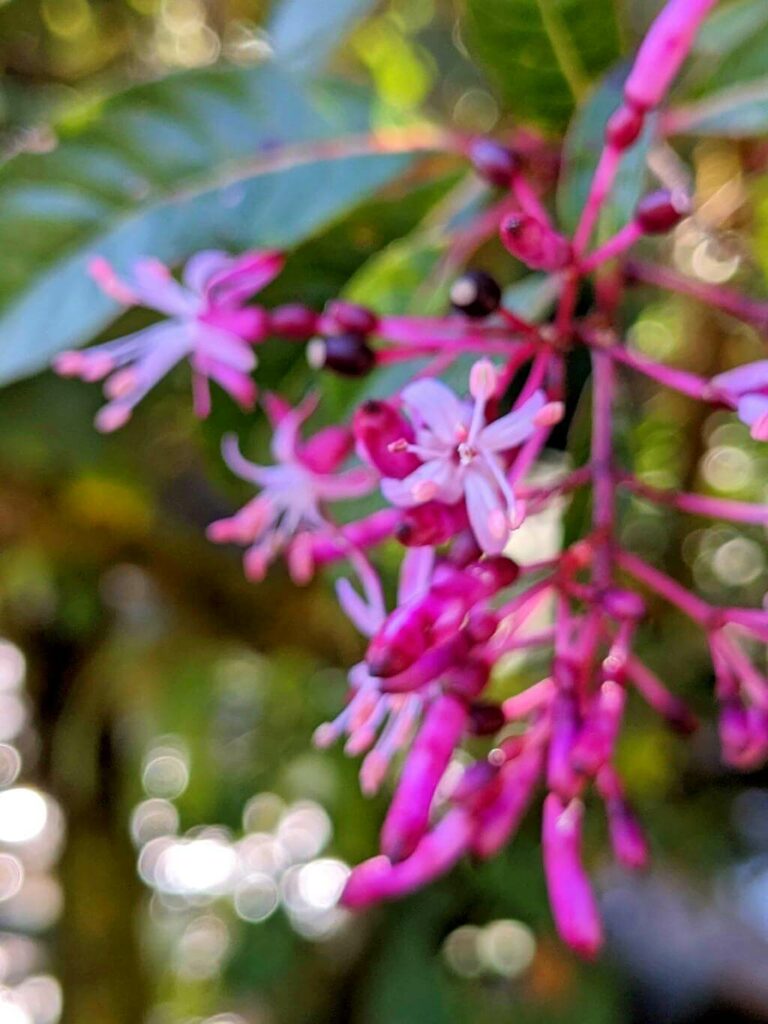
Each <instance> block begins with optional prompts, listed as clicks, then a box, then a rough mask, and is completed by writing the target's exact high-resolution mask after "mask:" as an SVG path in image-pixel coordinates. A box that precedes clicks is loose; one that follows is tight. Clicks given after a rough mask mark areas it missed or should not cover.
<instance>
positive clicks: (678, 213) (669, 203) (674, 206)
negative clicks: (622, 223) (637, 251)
mask: <svg viewBox="0 0 768 1024" xmlns="http://www.w3.org/2000/svg"><path fill="white" fill-rule="evenodd" d="M690 209H691V204H690V201H689V199H688V197H687V196H686V195H684V194H683V193H682V192H670V191H668V190H667V189H660V190H659V191H658V192H651V194H650V195H647V196H644V197H643V198H642V199H641V200H640V202H639V203H638V204H637V207H636V209H635V221H636V223H637V225H638V226H639V227H640V229H641V230H642V231H644V232H645V234H646V235H661V234H664V232H666V231H669V230H671V229H672V228H673V227H675V225H676V224H679V223H680V221H681V220H682V219H683V217H685V216H686V214H688V213H690Z"/></svg>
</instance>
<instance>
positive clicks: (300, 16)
mask: <svg viewBox="0 0 768 1024" xmlns="http://www.w3.org/2000/svg"><path fill="white" fill-rule="evenodd" d="M374 3H375V0H325V2H323V3H320V2H318V0H280V3H279V4H278V6H277V8H276V10H275V12H274V14H273V15H272V18H271V19H270V22H269V26H268V30H267V31H268V32H269V37H270V40H271V43H272V49H273V52H274V55H275V59H276V60H277V61H278V63H279V64H281V65H282V66H283V67H285V68H287V69H288V70H289V71H293V72H295V73H296V74H299V75H313V74H316V73H317V72H318V71H321V70H322V69H323V68H324V67H325V64H326V62H327V61H328V60H329V58H330V57H331V56H332V55H333V52H334V50H335V49H336V48H337V47H338V46H339V43H340V42H341V39H342V37H343V36H344V34H345V33H346V32H347V31H348V30H349V29H350V28H351V27H352V25H353V24H354V23H355V21H357V20H358V19H359V18H362V17H363V15H365V14H366V13H367V12H368V10H369V9H370V8H372V7H373V6H374Z"/></svg>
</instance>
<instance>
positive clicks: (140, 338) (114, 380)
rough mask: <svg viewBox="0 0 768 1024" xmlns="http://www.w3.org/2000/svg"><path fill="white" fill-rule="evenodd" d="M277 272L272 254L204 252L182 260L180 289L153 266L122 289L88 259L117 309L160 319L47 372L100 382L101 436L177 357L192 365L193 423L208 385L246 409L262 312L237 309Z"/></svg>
mask: <svg viewBox="0 0 768 1024" xmlns="http://www.w3.org/2000/svg"><path fill="white" fill-rule="evenodd" d="M282 266H283V256H282V255H281V254H280V253H278V252H272V251H263V252H251V253H245V254H244V255H243V256H237V257H232V256H228V255H227V254H226V253H223V252H216V251H206V252H199V253H197V255H195V256H193V257H192V258H191V259H190V260H189V262H188V263H187V265H186V268H185V270H184V275H183V278H182V283H181V284H179V282H177V281H176V280H175V279H174V278H173V276H172V275H171V272H170V270H169V269H168V267H166V266H165V265H164V264H163V263H160V262H159V261H158V260H153V259H145V260H140V261H139V262H138V263H136V265H135V266H134V268H133V275H132V277H131V279H130V280H129V281H127V282H123V281H121V280H120V279H119V278H118V277H117V275H116V274H115V272H114V270H113V269H112V267H111V266H110V265H109V264H108V263H107V262H106V260H103V259H95V260H94V261H93V262H92V264H91V273H92V274H93V276H94V278H95V279H96V281H97V282H98V284H99V285H100V286H101V287H102V288H103V290H104V291H105V292H106V293H107V294H108V295H110V296H111V297H112V298H114V299H116V300H117V301H118V302H121V303H123V304H124V305H143V306H147V307H148V308H149V309H155V310H157V311H158V312H159V313H162V314H164V316H165V317H166V320H165V321H163V322H161V323H159V324H154V325H153V326H151V327H147V328H145V329H144V330H142V331H137V332H136V333H135V334H130V335H127V336H126V337H124V338H117V339H116V340H115V341H108V342H106V344H103V345H96V346H94V347H93V348H90V349H87V350H86V351H83V352H80V351H72V352H62V353H61V355H60V356H59V357H58V358H57V359H56V361H55V363H54V368H55V369H56V371H57V372H58V373H60V374H61V375H62V376H65V377H80V378H82V379H83V380H87V381H97V380H102V379H103V378H106V382H105V385H104V393H105V395H106V396H107V398H108V399H109V402H108V403H107V404H106V405H105V406H104V407H103V408H102V409H101V411H100V412H99V414H98V416H97V418H96V426H97V427H98V429H99V430H103V431H112V430H117V429H118V428H119V427H122V426H123V425H124V424H125V423H126V422H127V420H128V419H129V417H130V415H131V413H132V411H133V409H134V407H135V406H136V405H137V404H138V402H140V401H141V399H142V398H143V397H144V396H145V395H146V393H147V392H148V391H149V390H150V388H152V387H153V386H154V385H155V384H156V383H157V382H158V381H159V380H160V378H161V377H164V376H165V374H166V373H168V372H169V370H171V369H172V368H173V367H174V366H175V365H176V364H177V363H179V362H180V361H181V360H182V359H184V358H188V359H189V360H190V363H191V364H192V370H193V384H194V397H195V410H196V412H197V414H198V415H199V416H206V415H207V414H208V412H209V408H210V394H209V388H208V381H209V380H214V381H216V383H217V384H218V385H219V386H220V387H222V388H223V389H224V390H225V391H226V392H228V393H229V394H230V395H231V396H232V397H233V398H234V399H235V401H236V402H238V403H239V404H240V405H242V406H244V407H245V408H250V407H251V406H252V405H253V403H254V401H255V399H256V387H255V385H254V383H253V381H252V380H251V377H250V374H251V371H252V370H253V369H254V367H255V366H256V355H255V353H254V352H253V348H252V343H253V342H256V341H261V340H263V338H264V337H265V336H266V333H267V324H268V321H267V315H266V313H265V311H264V310H263V309H259V308H243V303H244V301H245V300H246V299H247V298H249V297H250V296H251V295H253V294H254V293H255V292H258V291H260V290H261V289H262V288H264V287H265V285H267V284H269V282H270V281H271V280H272V279H273V278H274V277H275V276H276V275H277V274H278V273H279V272H280V270H281V269H282Z"/></svg>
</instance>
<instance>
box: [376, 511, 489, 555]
mask: <svg viewBox="0 0 768 1024" xmlns="http://www.w3.org/2000/svg"><path fill="white" fill-rule="evenodd" d="M466 526H467V511H466V508H465V506H464V502H460V503H459V504H457V505H444V504H443V503H442V502H441V501H427V502H425V503H424V504H423V505H415V506H414V507H413V508H407V509H404V510H403V517H402V520H401V521H400V524H399V525H398V527H397V531H396V533H395V536H396V537H397V539H398V540H399V541H400V543H401V544H404V545H405V546H406V547H415V548H420V547H425V546H428V545H429V546H432V545H435V546H436V545H438V544H444V543H445V542H446V541H448V540H450V539H451V538H452V537H455V536H456V534H457V533H459V532H460V531H461V530H463V529H465V528H466ZM476 550H477V545H474V547H473V552H476Z"/></svg>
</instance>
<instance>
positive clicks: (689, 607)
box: [616, 550, 718, 630]
mask: <svg viewBox="0 0 768 1024" xmlns="http://www.w3.org/2000/svg"><path fill="white" fill-rule="evenodd" d="M616 560H617V562H618V564H619V566H620V567H621V568H622V569H623V570H624V571H625V572H628V573H629V574H630V576H634V578H635V579H636V580H638V581H639V582H640V583H644V584H645V585H646V586H647V587H649V588H650V589H651V590H652V591H653V592H654V593H656V594H658V595H659V596H660V597H663V598H664V599H665V600H666V601H668V602H669V603H670V604H673V605H674V606H675V607H676V608H679V609H680V611H681V612H683V614H684V615H687V616H688V618H689V619H692V620H693V621H694V622H695V623H696V624H697V625H699V626H701V627H702V629H706V630H709V629H711V628H713V626H714V624H715V622H714V620H715V616H716V615H717V614H718V609H716V608H714V607H713V606H712V605H711V604H708V603H707V602H706V601H702V599H701V598H700V597H696V595H695V594H692V593H691V592H690V590H686V589H685V587H684V586H682V585H681V584H680V583H678V582H677V581H676V580H673V579H672V578H671V577H670V576H667V575H666V573H663V572H661V571H660V570H659V569H655V568H654V567H653V566H652V565H648V563H647V562H644V561H643V559H642V558H638V556H637V555H633V554H631V553H630V552H629V551H624V550H620V551H618V553H617V555H616Z"/></svg>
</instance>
